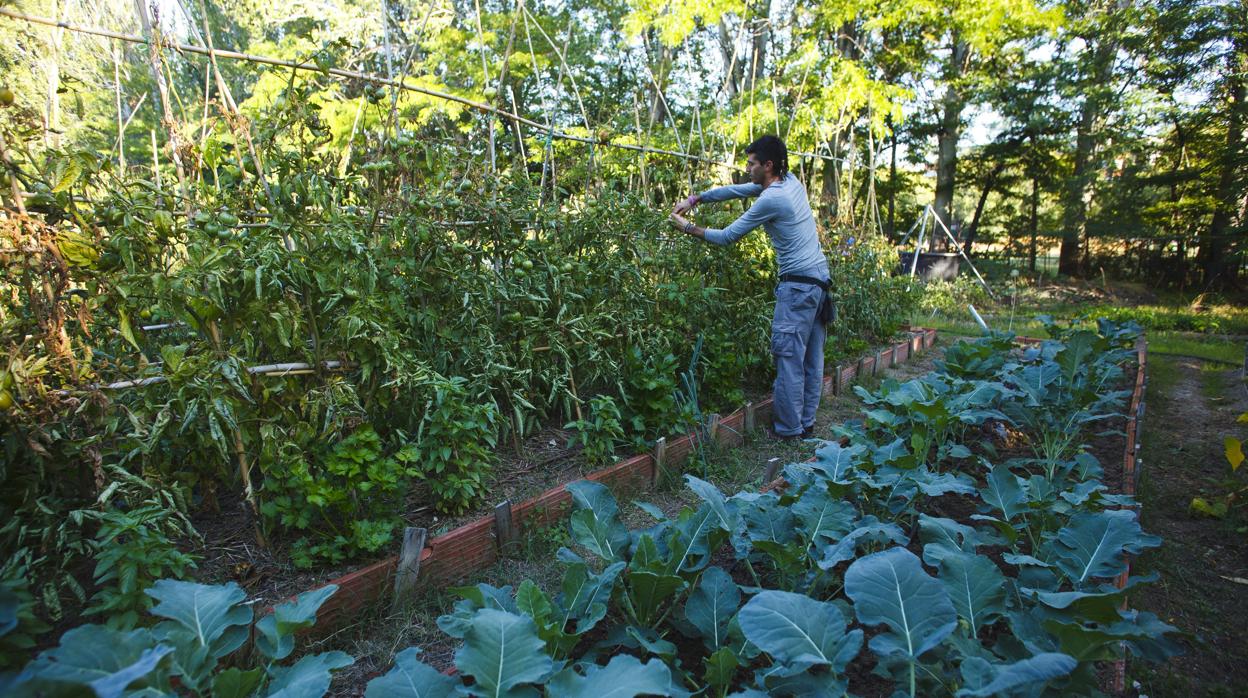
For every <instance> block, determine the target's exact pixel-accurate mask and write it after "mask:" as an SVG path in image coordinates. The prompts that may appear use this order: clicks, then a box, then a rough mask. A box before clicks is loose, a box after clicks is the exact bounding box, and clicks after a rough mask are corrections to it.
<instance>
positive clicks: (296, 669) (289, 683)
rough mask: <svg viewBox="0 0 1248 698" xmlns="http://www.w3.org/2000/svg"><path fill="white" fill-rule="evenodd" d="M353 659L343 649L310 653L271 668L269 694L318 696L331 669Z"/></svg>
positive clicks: (302, 697)
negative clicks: (271, 676)
mask: <svg viewBox="0 0 1248 698" xmlns="http://www.w3.org/2000/svg"><path fill="white" fill-rule="evenodd" d="M354 663H355V660H354V659H352V658H351V656H350V655H348V654H347V653H345V652H336V651H335V652H323V653H321V654H310V655H308V656H306V657H303V658H302V659H300V660H299V661H297V662H295V663H294V664H292V665H290V666H288V667H279V668H278V669H276V670H275V671H274V672H273V681H272V683H270V684H269V698H319V696H323V695H325V693H326V692H328V691H329V682H330V680H331V679H332V678H333V676H332V672H333V671H334V670H335V669H341V668H343V667H348V666H351V665H352V664H354Z"/></svg>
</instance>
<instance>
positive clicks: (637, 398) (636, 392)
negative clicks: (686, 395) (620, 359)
mask: <svg viewBox="0 0 1248 698" xmlns="http://www.w3.org/2000/svg"><path fill="white" fill-rule="evenodd" d="M677 366H678V364H677V362H676V357H675V356H674V355H672V354H665V355H663V356H656V355H647V354H643V353H642V350H641V347H638V346H633V347H630V348H629V350H628V353H627V354H625V355H624V367H623V374H622V375H621V376H620V380H621V382H622V383H623V385H624V390H623V393H624V406H625V408H626V410H627V411H626V413H625V418H626V420H627V424H628V427H629V431H630V433H631V434H632V435H633V436H634V440H645V439H650V438H657V437H658V436H662V435H665V434H667V433H670V432H671V431H673V430H674V428H676V427H678V426H680V425H681V424H682V420H683V419H687V418H688V415H683V414H681V410H680V406H679V404H678V401H677V394H678V393H677V391H678V390H679V387H678V386H679V384H678V383H677V376H676V373H677Z"/></svg>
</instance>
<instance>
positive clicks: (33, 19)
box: [0, 8, 848, 170]
mask: <svg viewBox="0 0 1248 698" xmlns="http://www.w3.org/2000/svg"><path fill="white" fill-rule="evenodd" d="M0 16H4V17H9V18H10V19H16V20H21V21H24V22H30V23H32V24H41V25H44V26H49V27H55V28H58V29H64V30H66V31H71V32H77V33H81V34H91V35H94V36H101V37H105V38H109V39H115V40H117V41H125V42H128V43H133V44H149V43H150V42H149V41H148V40H147V39H145V38H143V37H141V36H135V35H132V34H123V33H121V32H115V31H112V30H108V29H101V28H98V27H83V26H78V25H75V24H71V23H69V22H62V21H58V20H55V19H51V18H48V17H39V16H35V15H28V14H24V13H21V12H17V11H15V10H10V9H8V8H0ZM163 45H165V46H168V47H170V48H173V49H176V50H177V51H180V52H186V53H195V54H199V55H202V56H208V57H209V58H228V59H231V60H237V61H245V62H250V63H257V64H261V65H269V66H274V67H278V68H290V69H291V70H302V71H307V72H313V73H322V74H328V75H332V76H334V77H338V78H344V79H351V80H361V81H364V82H368V83H371V84H374V85H379V86H383V87H391V88H396V89H400V90H407V91H410V92H416V93H419V94H423V95H425V96H428V97H434V98H436V99H441V100H446V101H448V102H455V103H458V104H461V105H463V106H465V107H468V108H469V109H474V110H476V111H479V112H483V113H488V114H492V115H494V116H498V117H501V118H503V119H507V120H509V121H512V122H514V123H516V124H521V125H524V126H528V127H529V128H532V129H535V130H537V131H540V132H543V133H546V134H548V135H549V136H550V137H551V138H555V139H559V140H566V141H573V142H577V143H584V144H587V145H591V146H592V145H599V146H603V147H607V148H619V149H622V150H630V151H633V152H638V153H645V154H650V155H667V156H671V157H676V158H681V159H684V160H690V161H694V162H700V163H703V164H706V165H711V166H715V167H723V168H727V169H730V170H732V169H739V167H738V166H737V165H734V164H732V163H727V162H723V161H720V160H716V159H714V158H709V157H706V156H704V155H697V154H694V153H687V152H683V151H680V150H669V149H666V148H653V147H650V146H644V145H634V144H632V143H619V142H616V141H613V140H610V139H599V138H590V137H586V136H578V135H576V134H573V133H568V132H566V131H562V130H559V129H556V128H554V127H553V126H552V125H550V124H542V123H540V122H537V121H534V120H532V119H529V118H526V117H523V116H520V115H519V114H516V113H513V112H510V111H507V110H505V109H499V108H498V107H495V106H493V105H490V104H485V103H483V102H478V101H475V100H472V99H468V98H466V97H461V96H459V95H454V94H451V93H449V92H443V91H441V90H434V89H430V88H427V87H421V86H419V85H413V84H411V83H408V82H407V81H406V80H404V79H398V80H395V79H388V78H385V77H381V76H379V75H373V74H370V73H365V72H361V71H356V70H344V69H342V68H322V67H320V66H318V65H317V64H316V63H311V62H302V63H299V62H295V61H288V60H283V59H280V58H272V57H270V56H262V55H256V54H250V53H240V52H238V51H230V50H227V49H219V48H213V47H209V46H196V45H194V44H183V43H166V44H163ZM790 152H791V153H792V154H793V155H796V156H798V157H802V158H810V159H816V160H826V161H833V162H848V161H847V160H846V159H845V158H839V157H835V156H832V155H825V154H822V153H812V152H805V151H796V150H795V151H790Z"/></svg>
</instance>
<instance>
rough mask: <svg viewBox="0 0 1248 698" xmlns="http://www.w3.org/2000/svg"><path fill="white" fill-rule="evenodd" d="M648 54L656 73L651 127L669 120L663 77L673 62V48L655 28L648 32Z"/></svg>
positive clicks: (651, 109)
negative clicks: (662, 39)
mask: <svg viewBox="0 0 1248 698" xmlns="http://www.w3.org/2000/svg"><path fill="white" fill-rule="evenodd" d="M645 45H646V54H647V55H648V56H649V58H650V66H651V68H650V70H651V73H653V75H654V83H655V84H653V85H651V86H650V90H651V92H650V110H649V111H650V128H654V125H655V124H663V123H664V122H665V121H667V102H665V101H664V99H663V92H662V90H663V78H664V77H665V76H666V75H667V69H668V66H670V65H671V62H672V49H670V48H668V46H667V44H665V43H663V42H662V41H660V40H659V37H658V34H656V33H655V32H654V31H653V30H651V31H650V32H648V34H647V36H646V40H645Z"/></svg>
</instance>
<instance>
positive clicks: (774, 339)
mask: <svg viewBox="0 0 1248 698" xmlns="http://www.w3.org/2000/svg"><path fill="white" fill-rule="evenodd" d="M745 152H746V154H747V155H748V158H747V159H746V163H745V164H746V170H747V171H748V172H749V175H750V182H751V184H735V185H730V186H726V187H718V188H715V189H710V190H708V191H705V192H703V193H701V194H694V195H693V196H690V197H689V198H688V199H686V200H684V201H682V202H680V203H679V204H677V205H676V208H675V209H673V211H672V214H671V216H670V218H669V220H670V221H671V223H672V225H673V226H675V227H676V228H678V229H679V230H681V231H683V232H685V233H687V234H689V235H692V236H694V237H698V238H702V239H703V240H705V241H707V242H709V243H712V244H715V245H729V244H732V243H734V242H736V241H737V240H739V239H741V237H742V236H744V235H745V234H746V233H748V232H750V231H751V230H753V229H755V228H757V227H758V226H760V225H761V226H763V229H764V230H766V231H767V236H768V237H769V238H770V240H771V246H772V247H773V248H774V249H775V251H776V260H777V261H778V262H779V266H780V285H779V286H777V287H776V310H775V315H774V316H773V317H772V321H771V352H772V354H773V355H774V356H775V359H776V383H775V387H774V397H775V403H774V404H775V406H774V407H773V414H774V422H773V425H772V435H773V436H775V437H777V438H780V439H796V438H799V437H806V436H810V435H811V433H812V431H813V429H814V425H815V412H816V411H817V410H818V409H819V398H820V397H822V394H823V343H824V338H825V337H826V331H825V329H824V324H825V323H827V322H828V321H830V320H831V316H832V312H833V311H832V301H831V299H830V298H829V297H828V283H829V281H828V280H829V274H828V260H827V258H826V257H824V255H823V249H822V248H821V247H820V245H819V235H818V233H817V232H816V231H815V217H814V214H813V213H812V212H811V210H810V202H809V201H808V199H807V197H806V187H804V186H802V183H801V182H800V181H798V179H797V177H794V176H793V175H792V174H790V173H789V154H788V149H787V148H785V145H784V141H782V140H780V139H779V138H777V137H776V136H763V137H762V138H759V139H758V140H756V141H754V142H753V143H751V144H750V145H749V146H748V147H746V149H745ZM747 196H756V197H758V200H757V201H755V202H754V205H753V206H751V207H750V209H749V210H748V211H746V212H745V213H744V214H742V216H741V217H740V218H738V219H737V220H736V221H734V222H733V223H732V225H730V226H728V227H727V228H724V229H723V230H717V229H714V228H703V227H701V226H698V225H695V224H693V223H692V222H691V221H689V220H687V219H686V218H685V217H684V214H686V213H688V212H689V211H690V210H692V209H693V207H694V206H697V205H698V204H699V203H712V202H716V201H728V200H729V199H739V198H743V197H747Z"/></svg>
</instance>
